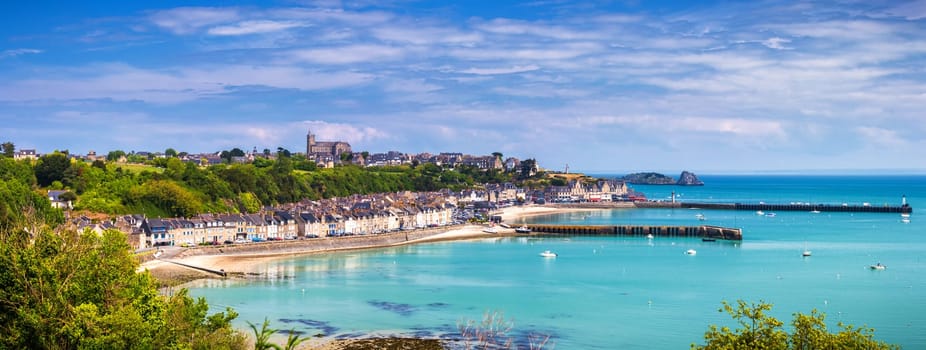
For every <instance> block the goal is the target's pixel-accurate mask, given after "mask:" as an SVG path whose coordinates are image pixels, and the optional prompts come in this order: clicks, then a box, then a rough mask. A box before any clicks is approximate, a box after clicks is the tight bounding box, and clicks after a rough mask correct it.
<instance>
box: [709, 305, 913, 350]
mask: <svg viewBox="0 0 926 350" xmlns="http://www.w3.org/2000/svg"><path fill="white" fill-rule="evenodd" d="M771 309H772V304H768V303H765V302H762V301H759V303H758V304H750V303H747V302H746V301H743V300H737V301H736V305H735V306H734V305H731V304H729V303H727V302H726V301H724V302H723V307H722V308H721V309H720V310H718V311H720V312H726V313H728V314H730V316H731V317H733V319H734V320H736V322H737V323H738V324H739V326H740V328H738V329H736V330H731V329H730V328H729V327H719V328H718V327H717V326H716V325H711V326H710V327H709V328H708V330H707V332H705V333H704V340H705V345H697V344H691V348H692V349H706V350H714V349H731V350H732V349H802V350H803V349H899V348H900V347H899V346H896V345H891V344H887V343H885V342H883V341H878V340H875V339H874V332H875V330H874V329H873V328H867V327H864V326H863V327H859V328H856V327H853V326H852V325H845V324H843V323H842V322H839V324H838V325H839V327H840V328H842V330H841V331H839V332H838V333H830V332H829V331H828V330H827V329H826V322H825V319H826V314H823V313H820V312H818V311H817V310H816V309H814V310H813V311H811V312H810V314H809V315H806V314H802V313H796V314H794V320H793V321H791V326H792V327H793V331H792V333H791V334H788V333H787V332H786V331H785V330H784V329H783V328H782V326H783V325H784V323H782V322H781V321H779V320H778V319H776V318H774V317H772V316H769V315H767V314H766V312H767V311H769V310H771Z"/></svg>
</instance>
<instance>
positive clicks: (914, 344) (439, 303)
mask: <svg viewBox="0 0 926 350" xmlns="http://www.w3.org/2000/svg"><path fill="white" fill-rule="evenodd" d="M701 178H702V180H704V181H705V182H706V186H703V187H676V186H634V188H635V189H636V190H638V191H641V192H644V193H645V194H646V195H647V196H648V197H649V198H650V199H668V197H669V196H670V194H671V192H672V191H675V192H676V193H677V195H678V198H679V200H683V201H717V202H752V203H757V202H759V201H764V202H766V203H790V202H805V203H806V202H811V203H828V204H839V203H849V204H861V203H865V202H867V203H870V205H884V204H891V205H899V204H900V201H901V196H902V195H906V198H907V201H908V202H909V203H910V204H911V205H912V206H913V208H914V213H913V215H912V217H911V218H910V222H909V223H903V222H901V217H900V215H899V214H861V213H819V214H814V213H810V212H778V213H776V214H777V215H776V216H775V217H766V216H759V215H756V214H755V213H753V212H746V211H711V210H691V209H676V210H670V209H646V210H643V209H620V210H608V211H589V212H587V213H584V212H583V213H568V214H559V215H551V216H542V217H534V218H529V219H528V220H531V221H530V222H542V223H575V224H665V225H698V224H700V223H701V222H700V221H698V220H697V218H696V215H697V214H702V215H704V216H705V217H706V218H707V221H706V222H704V223H707V224H713V225H724V226H735V227H741V228H743V235H744V239H743V241H742V242H741V243H730V242H702V241H700V240H697V239H685V238H658V237H657V238H656V239H652V240H648V239H645V238H640V237H569V238H564V237H551V238H523V237H522V238H498V239H484V240H475V241H460V242H442V243H432V244H421V245H414V246H405V247H398V248H387V249H375V250H367V251H355V252H343V253H333V254H326V255H312V256H304V257H295V258H289V259H283V260H279V261H275V262H272V263H264V264H262V265H259V266H256V268H257V269H258V270H260V271H263V272H266V273H267V274H266V276H267V277H266V278H261V279H253V280H248V281H204V282H202V283H199V284H197V285H195V286H194V287H193V288H191V293H192V294H193V295H194V296H204V297H206V299H207V301H208V302H209V303H210V305H211V306H212V307H213V309H214V310H216V311H220V310H221V309H224V307H225V306H231V307H233V308H234V309H235V310H236V311H237V312H239V313H240V316H239V320H238V322H239V323H240V326H242V327H243V328H244V327H246V325H245V321H251V322H254V323H260V322H261V321H263V319H264V318H265V317H267V318H269V320H270V321H271V324H272V326H275V327H276V328H285V329H289V328H295V329H296V330H297V331H300V332H305V333H306V334H310V335H314V334H319V333H321V334H325V335H327V336H332V337H356V336H362V335H365V334H368V333H371V332H376V333H377V334H399V335H406V336H409V335H410V336H450V337H453V336H456V335H458V334H459V333H458V331H457V325H458V324H459V323H460V322H461V321H463V320H480V319H481V318H482V316H483V314H484V313H485V312H487V311H489V312H492V311H499V312H503V313H504V316H505V318H506V319H509V320H512V321H513V323H514V330H513V332H512V335H514V336H516V337H517V338H518V339H519V341H521V342H522V344H524V343H523V341H524V339H526V336H527V335H528V334H544V335H550V336H552V342H555V344H556V345H555V348H557V349H681V348H687V347H688V346H689V345H690V344H691V343H693V342H701V340H702V337H703V334H704V331H705V330H707V327H708V325H710V324H718V325H731V326H732V325H733V322H732V320H731V319H730V318H729V317H728V316H727V315H726V314H722V313H719V312H718V311H717V310H718V308H719V307H720V304H721V301H724V300H727V301H730V302H734V301H735V300H737V299H745V300H748V301H754V302H755V301H759V300H764V301H766V302H770V303H772V304H774V308H773V310H772V315H774V316H776V317H778V318H779V319H780V320H782V321H784V322H785V323H788V322H789V321H790V320H791V314H792V313H794V312H805V313H809V312H810V310H812V309H814V308H816V309H818V310H820V311H823V312H825V313H826V314H827V321H828V324H829V326H830V327H831V328H832V329H836V323H837V322H839V321H842V322H846V323H851V324H854V325H856V326H860V325H867V326H869V327H873V328H875V330H876V336H877V338H879V339H882V340H886V341H888V342H892V343H896V344H900V345H902V346H903V347H904V348H907V349H923V348H926V258H924V253H926V230H924V227H926V226H924V223H926V217H924V216H923V214H920V212H919V211H920V210H926V209H922V208H926V206H924V205H926V176H758V175H755V176H701ZM805 248H806V249H809V250H812V251H813V255H812V256H811V257H807V258H803V257H801V252H802V251H803V250H804V249H805ZM547 249H549V250H553V251H555V252H557V253H558V254H559V256H558V257H557V258H555V259H545V258H541V257H539V256H538V253H540V252H541V251H543V250H547ZM687 249H696V250H697V255H693V256H691V255H686V254H684V252H685V251H686V250H687ZM877 262H881V263H883V264H885V265H887V266H888V267H887V269H886V270H883V271H873V270H870V269H869V268H868V266H869V265H871V264H874V263H877ZM524 348H526V344H525V345H524Z"/></svg>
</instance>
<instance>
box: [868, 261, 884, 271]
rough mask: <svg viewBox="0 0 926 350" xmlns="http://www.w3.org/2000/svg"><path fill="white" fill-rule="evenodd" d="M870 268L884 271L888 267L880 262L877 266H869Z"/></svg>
mask: <svg viewBox="0 0 926 350" xmlns="http://www.w3.org/2000/svg"><path fill="white" fill-rule="evenodd" d="M868 268H870V269H872V270H884V269H886V268H887V266H886V265H881V263H880V262H879V263H877V264H874V265H871V266H868Z"/></svg>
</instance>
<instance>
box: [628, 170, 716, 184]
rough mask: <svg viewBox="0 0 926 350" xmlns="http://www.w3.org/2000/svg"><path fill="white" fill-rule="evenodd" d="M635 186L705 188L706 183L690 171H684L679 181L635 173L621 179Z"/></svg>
mask: <svg viewBox="0 0 926 350" xmlns="http://www.w3.org/2000/svg"><path fill="white" fill-rule="evenodd" d="M621 179H622V180H624V181H626V182H627V183H629V184H633V185H678V186H704V182H703V181H701V180H700V179H698V176H697V175H695V174H694V173H692V172H689V171H687V170H686V171H682V173H681V175H679V176H678V181H676V180H675V179H673V178H672V177H671V176H666V175H663V174H660V173H655V172H643V173H633V174H629V175H625V176H624V177H622V178H621Z"/></svg>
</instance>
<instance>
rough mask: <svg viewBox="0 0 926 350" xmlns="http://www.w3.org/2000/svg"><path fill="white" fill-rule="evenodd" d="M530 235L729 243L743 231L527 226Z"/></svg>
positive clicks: (709, 228)
mask: <svg viewBox="0 0 926 350" xmlns="http://www.w3.org/2000/svg"><path fill="white" fill-rule="evenodd" d="M527 227H528V228H530V229H531V232H532V234H537V233H541V234H544V233H553V234H572V235H604V236H608V235H610V236H641V237H642V236H646V235H653V237H696V238H697V237H700V238H708V239H722V240H730V241H741V240H743V230H742V229H739V228H729V227H720V226H710V225H701V226H651V225H619V226H601V225H532V224H528V225H527Z"/></svg>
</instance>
